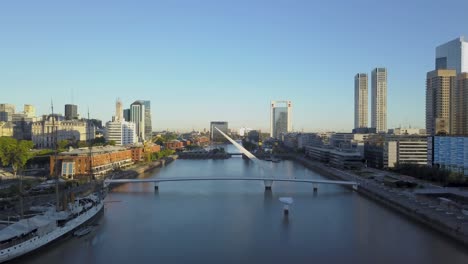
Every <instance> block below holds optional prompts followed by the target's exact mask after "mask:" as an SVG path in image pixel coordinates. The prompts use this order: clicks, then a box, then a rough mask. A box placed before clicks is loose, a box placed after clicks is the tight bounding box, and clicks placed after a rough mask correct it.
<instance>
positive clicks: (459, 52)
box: [436, 37, 468, 74]
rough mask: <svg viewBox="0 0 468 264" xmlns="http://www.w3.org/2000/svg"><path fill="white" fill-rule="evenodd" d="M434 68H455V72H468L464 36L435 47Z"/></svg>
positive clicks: (467, 47) (467, 46) (467, 51)
mask: <svg viewBox="0 0 468 264" xmlns="http://www.w3.org/2000/svg"><path fill="white" fill-rule="evenodd" d="M436 70H455V71H456V73H457V74H459V73H462V72H468V42H467V41H465V39H464V37H459V38H456V39H454V40H452V41H449V42H447V43H445V44H442V45H440V46H438V47H437V48H436Z"/></svg>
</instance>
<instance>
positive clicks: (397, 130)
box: [388, 127, 426, 135]
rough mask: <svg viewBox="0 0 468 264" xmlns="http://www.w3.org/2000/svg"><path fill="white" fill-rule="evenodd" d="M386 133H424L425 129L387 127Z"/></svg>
mask: <svg viewBox="0 0 468 264" xmlns="http://www.w3.org/2000/svg"><path fill="white" fill-rule="evenodd" d="M388 133H389V134H394V135H426V129H421V128H401V127H398V128H393V129H389V130H388Z"/></svg>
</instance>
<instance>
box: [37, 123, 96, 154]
mask: <svg viewBox="0 0 468 264" xmlns="http://www.w3.org/2000/svg"><path fill="white" fill-rule="evenodd" d="M54 119H55V120H54ZM94 136H95V128H94V126H93V125H89V126H88V122H87V121H83V120H64V121H62V120H60V118H59V116H56V115H49V116H47V118H44V119H43V120H42V121H36V122H33V123H32V141H33V143H34V145H35V146H36V147H38V148H54V147H55V137H56V139H57V142H60V141H61V140H69V141H72V142H77V141H86V140H90V139H94Z"/></svg>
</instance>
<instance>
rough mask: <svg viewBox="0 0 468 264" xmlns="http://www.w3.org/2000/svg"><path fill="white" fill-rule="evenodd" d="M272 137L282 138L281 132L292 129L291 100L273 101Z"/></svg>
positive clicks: (271, 113) (284, 132) (271, 117)
mask: <svg viewBox="0 0 468 264" xmlns="http://www.w3.org/2000/svg"><path fill="white" fill-rule="evenodd" d="M270 110H271V111H270V137H273V138H276V139H280V137H281V134H286V133H288V132H291V131H292V120H291V111H292V103H291V101H271V109H270Z"/></svg>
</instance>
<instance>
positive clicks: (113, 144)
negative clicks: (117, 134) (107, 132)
mask: <svg viewBox="0 0 468 264" xmlns="http://www.w3.org/2000/svg"><path fill="white" fill-rule="evenodd" d="M107 144H108V145H110V146H115V140H110V141H109V142H108V143H107Z"/></svg>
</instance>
